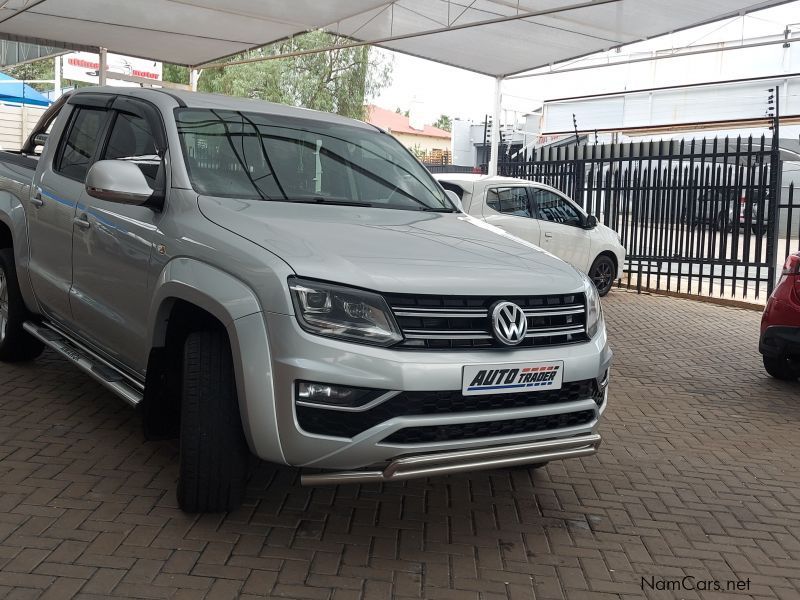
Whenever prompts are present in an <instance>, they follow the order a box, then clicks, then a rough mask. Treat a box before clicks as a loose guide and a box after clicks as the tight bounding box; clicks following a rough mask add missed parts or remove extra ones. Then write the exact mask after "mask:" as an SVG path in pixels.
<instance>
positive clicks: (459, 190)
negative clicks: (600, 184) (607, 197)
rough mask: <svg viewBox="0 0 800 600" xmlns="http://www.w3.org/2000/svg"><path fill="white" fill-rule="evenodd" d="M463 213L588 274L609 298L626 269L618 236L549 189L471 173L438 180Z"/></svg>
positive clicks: (532, 182)
mask: <svg viewBox="0 0 800 600" xmlns="http://www.w3.org/2000/svg"><path fill="white" fill-rule="evenodd" d="M434 177H436V179H438V180H439V183H440V184H442V187H444V188H445V190H449V191H451V192H454V193H455V194H456V195H457V196H458V197H459V198H460V199H461V203H462V205H463V208H464V212H465V213H467V214H468V215H471V216H473V217H477V218H479V219H482V220H484V221H485V222H487V223H489V224H491V225H494V226H496V227H499V228H500V229H503V230H504V231H507V232H508V233H510V234H512V235H514V236H516V237H519V238H522V239H523V240H525V241H527V242H530V243H532V244H535V245H537V246H539V247H541V248H543V249H545V250H547V251H548V252H550V253H551V254H555V255H556V256H557V257H559V258H561V259H563V260H565V261H567V262H568V263H570V264H571V265H572V266H574V267H575V268H576V269H578V270H579V271H583V272H584V273H586V274H587V275H589V277H591V279H592V281H594V283H595V285H596V286H597V290H598V292H599V293H600V295H601V296H605V295H606V294H607V293H608V292H609V290H610V289H611V286H612V285H613V283H614V280H615V279H617V277H618V275H619V273H620V269H621V268H622V266H623V265H624V264H625V248H624V247H623V246H622V244H621V243H620V238H619V236H618V235H617V233H616V232H615V231H614V230H613V229H610V228H608V227H606V226H605V225H602V224H600V223H598V222H597V219H596V218H595V217H593V216H589V215H587V214H586V213H585V212H584V211H583V210H582V209H581V208H580V207H579V206H578V205H577V204H575V202H573V201H572V200H571V199H570V198H568V197H567V196H565V195H564V194H562V193H561V192H559V191H558V190H556V189H555V188H551V187H550V186H547V185H544V184H541V183H536V182H534V181H528V180H526V179H513V178H510V177H489V176H487V175H473V174H471V173H438V174H436V175H434Z"/></svg>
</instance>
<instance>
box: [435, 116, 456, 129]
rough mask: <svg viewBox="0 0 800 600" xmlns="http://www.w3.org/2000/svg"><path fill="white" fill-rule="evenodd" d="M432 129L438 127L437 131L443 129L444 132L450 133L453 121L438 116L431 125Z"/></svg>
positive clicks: (446, 117)
mask: <svg viewBox="0 0 800 600" xmlns="http://www.w3.org/2000/svg"><path fill="white" fill-rule="evenodd" d="M433 126H434V127H438V128H439V129H444V130H445V131H451V130H452V129H453V121H452V119H451V118H450V117H448V116H447V115H439V118H438V119H436V122H435V123H434V124H433Z"/></svg>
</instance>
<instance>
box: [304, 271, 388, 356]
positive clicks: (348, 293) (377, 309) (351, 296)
mask: <svg viewBox="0 0 800 600" xmlns="http://www.w3.org/2000/svg"><path fill="white" fill-rule="evenodd" d="M289 290H290V292H291V294H292V302H293V303H294V312H295V314H296V315H297V320H298V321H299V323H300V326H301V327H302V328H303V329H305V330H306V331H308V332H309V333H314V334H316V335H323V336H326V337H332V338H338V339H343V340H349V341H353V342H359V343H361V344H375V345H379V346H390V345H392V344H395V343H397V342H399V341H400V340H402V339H403V335H402V334H401V333H400V329H399V328H398V327H397V323H395V321H394V317H393V316H392V313H391V311H390V310H389V306H388V305H387V304H386V300H384V299H383V297H382V296H380V295H378V294H373V293H372V292H365V291H363V290H357V289H352V288H346V287H341V286H338V285H333V284H330V283H322V282H318V281H308V280H306V279H298V278H296V277H290V278H289Z"/></svg>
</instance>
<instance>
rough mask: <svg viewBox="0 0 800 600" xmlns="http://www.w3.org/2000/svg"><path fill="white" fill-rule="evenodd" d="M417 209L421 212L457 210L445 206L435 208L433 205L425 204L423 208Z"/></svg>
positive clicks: (450, 211) (449, 211) (452, 211)
mask: <svg viewBox="0 0 800 600" xmlns="http://www.w3.org/2000/svg"><path fill="white" fill-rule="evenodd" d="M419 210H421V211H423V212H437V213H454V212H458V211H457V210H456V209H454V208H445V207H441V208H436V207H435V206H425V207H423V208H420V209H419Z"/></svg>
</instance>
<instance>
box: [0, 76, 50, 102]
mask: <svg viewBox="0 0 800 600" xmlns="http://www.w3.org/2000/svg"><path fill="white" fill-rule="evenodd" d="M0 102H13V103H15V104H30V105H32V106H49V105H50V100H48V99H47V96H44V95H42V94H40V93H39V92H37V91H36V90H35V89H33V88H32V87H31V86H29V85H27V84H24V83H22V82H21V81H19V80H18V79H14V78H13V77H11V76H9V75H6V74H5V73H0Z"/></svg>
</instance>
